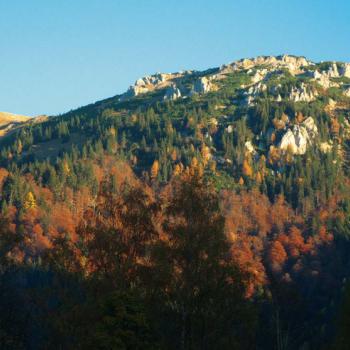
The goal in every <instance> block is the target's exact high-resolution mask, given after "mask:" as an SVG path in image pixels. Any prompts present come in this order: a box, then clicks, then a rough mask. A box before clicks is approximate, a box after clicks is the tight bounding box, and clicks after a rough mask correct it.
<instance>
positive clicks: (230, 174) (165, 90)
mask: <svg viewBox="0 0 350 350" xmlns="http://www.w3.org/2000/svg"><path fill="white" fill-rule="evenodd" d="M349 111H350V64H349V63H342V62H322V63H314V62H311V61H309V60H307V59H306V58H304V57H296V56H289V55H283V56H277V57H274V56H267V57H263V56H262V57H257V58H252V59H242V60H239V61H235V62H233V63H230V64H226V65H223V66H221V67H218V68H212V69H208V70H206V71H202V72H200V71H183V72H178V73H171V74H170V73H167V74H161V73H158V74H155V75H152V76H148V77H144V78H141V79H138V80H137V81H136V82H135V84H134V85H133V86H131V87H130V88H129V89H128V90H127V91H126V92H125V93H124V94H121V95H117V96H114V97H112V98H108V99H106V100H102V101H99V102H96V103H94V104H91V105H87V106H85V107H81V108H79V109H77V110H74V111H70V112H68V113H66V114H63V115H60V116H56V117H50V118H48V119H44V120H43V121H40V120H38V121H37V122H35V123H33V122H32V123H30V124H22V125H21V126H20V127H19V128H17V129H16V131H15V132H14V133H11V135H9V136H8V137H5V138H3V139H2V140H1V156H0V162H1V164H3V166H5V167H8V166H9V165H10V164H11V163H14V162H15V163H16V164H17V165H22V166H28V164H30V163H33V162H34V161H35V162H38V161H46V160H47V159H51V161H56V158H57V156H59V155H60V156H63V155H64V154H66V155H67V156H68V155H69V154H72V152H73V153H75V157H78V158H79V157H82V156H83V155H84V157H86V155H87V154H89V155H91V156H93V154H96V152H97V153H101V152H104V151H106V152H107V153H108V154H110V155H116V156H117V157H118V158H120V159H124V160H126V161H127V162H129V164H131V166H132V168H133V169H134V171H135V172H136V173H137V174H138V175H139V176H143V177H145V176H146V177H147V174H149V173H150V169H151V166H152V164H154V162H157V164H158V168H159V169H158V171H157V179H158V180H159V181H160V182H166V181H168V180H169V179H170V177H171V174H173V173H174V172H176V173H178V172H180V171H183V170H185V169H186V167H189V166H190V165H191V162H192V161H193V159H194V158H196V159H197V160H198V161H199V163H200V166H202V167H203V168H204V170H205V172H208V173H210V171H212V170H213V169H215V174H216V176H215V179H216V181H217V182H218V183H220V184H219V186H224V187H225V186H229V187H230V186H231V187H232V186H235V184H237V183H238V181H239V180H240V179H241V182H242V181H245V183H247V182H252V181H256V178H258V180H259V181H260V180H261V178H262V177H264V178H266V179H270V180H271V181H272V178H273V177H275V175H276V174H284V176H287V177H288V176H290V174H291V173H295V172H297V173H299V172H302V171H304V170H305V168H303V169H301V166H300V165H299V169H296V168H295V166H296V164H298V162H299V163H300V162H303V161H305V158H303V157H302V158H300V159H299V158H298V156H299V155H300V156H302V155H304V154H306V153H307V152H309V151H310V153H311V156H312V157H314V158H315V160H316V162H317V161H318V160H321V163H322V162H323V161H322V160H323V159H328V158H330V157H333V156H331V154H333V155H334V157H335V156H338V158H339V162H343V163H344V164H345V166H347V159H348V158H347V142H348V141H347V140H348V135H349V130H350V129H349V128H350V125H349V121H348V119H349ZM18 144H20V147H18ZM19 150H20V152H19ZM335 150H337V151H336V152H335ZM332 152H333V153H332ZM298 159H299V160H298ZM303 159H304V160H303ZM293 164H294V165H293ZM323 164H324V163H323ZM337 164H340V163H337ZM291 167H292V168H293V167H294V169H293V170H290V171H289V170H288V169H289V168H291ZM250 168H251V169H250ZM210 169H212V170H210ZM244 169H245V170H244ZM247 169H248V170H249V171H248V173H251V176H247V174H245V172H247ZM283 169H284V170H283ZM251 170H252V171H251ZM310 171H312V170H311V169H310ZM263 173H264V174H263ZM299 175H300V178H303V174H299ZM270 180H267V181H270ZM267 186H268V187H269V185H267ZM278 186H279V187H281V186H280V185H278ZM282 186H283V187H284V185H282ZM281 190H282V189H279V190H278V191H281ZM283 191H285V188H284V189H283ZM272 192H273V193H275V192H276V189H274V190H273V191H272ZM271 195H272V194H271Z"/></svg>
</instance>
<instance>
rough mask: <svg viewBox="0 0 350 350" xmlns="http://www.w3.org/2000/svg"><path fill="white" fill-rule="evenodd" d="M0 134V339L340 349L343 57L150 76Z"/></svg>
mask: <svg viewBox="0 0 350 350" xmlns="http://www.w3.org/2000/svg"><path fill="white" fill-rule="evenodd" d="M0 136H1V137H0V167H1V168H0V188H1V195H0V205H1V221H2V225H1V231H2V232H1V235H0V251H1V255H0V279H1V280H0V293H1V294H0V295H1V296H2V297H1V302H0V314H1V317H0V343H1V344H2V348H4V349H13V348H15V349H17V348H18V349H46V348H57V349H80V348H81V349H172V348H173V349H274V348H275V349H299V348H300V349H301V348H302V349H331V348H336V349H338V348H339V349H347V347H346V346H347V344H348V341H347V337H348V334H347V332H346V324H347V323H346V322H348V321H347V317H346V315H347V312H348V311H349V310H348V308H349V306H348V304H349V302H348V301H346V300H347V298H349V297H350V295H349V292H348V291H347V290H348V289H347V279H348V278H349V277H350V270H349V268H350V258H349V257H350V254H349V253H350V244H349V236H350V182H349V172H350V64H349V63H342V62H322V63H314V62H311V61H309V60H307V59H306V58H304V57H295V56H278V57H270V56H269V57H257V58H254V59H243V60H240V61H236V62H233V63H230V64H227V65H223V66H221V67H219V68H213V69H208V70H207V71H202V72H199V71H184V72H178V73H172V74H160V73H158V74H155V75H152V76H148V77H144V78H142V79H139V80H137V81H136V83H135V84H134V85H133V86H131V87H130V88H129V89H128V90H127V92H126V93H124V94H121V95H117V96H114V97H112V98H109V99H106V100H102V101H99V102H96V103H94V104H91V105H87V106H85V107H81V108H79V109H77V110H73V111H70V112H68V113H65V114H62V115H59V116H51V117H38V118H33V119H31V120H29V121H27V120H25V121H24V122H23V123H19V124H16V125H15V126H14V127H13V128H12V127H11V130H7V131H6V132H3V134H2V135H0ZM344 298H345V302H344V301H343V299H344ZM343 305H344V306H343ZM14 324H16V327H13V325H14Z"/></svg>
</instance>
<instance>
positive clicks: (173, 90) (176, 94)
mask: <svg viewBox="0 0 350 350" xmlns="http://www.w3.org/2000/svg"><path fill="white" fill-rule="evenodd" d="M180 97H181V91H180V89H179V88H178V87H176V85H175V84H173V85H171V86H169V87H168V88H167V89H166V91H165V95H164V100H172V101H174V100H177V99H178V98H180Z"/></svg>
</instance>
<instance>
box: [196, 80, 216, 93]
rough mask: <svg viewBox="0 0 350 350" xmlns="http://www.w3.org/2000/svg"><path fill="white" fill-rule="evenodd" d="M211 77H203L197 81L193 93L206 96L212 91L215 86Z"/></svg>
mask: <svg viewBox="0 0 350 350" xmlns="http://www.w3.org/2000/svg"><path fill="white" fill-rule="evenodd" d="M211 80H212V79H211V78H210V77H201V78H199V79H197V80H196V81H195V83H194V85H193V92H194V93H197V94H204V93H207V92H209V91H211V90H212V88H213V84H212V81H211Z"/></svg>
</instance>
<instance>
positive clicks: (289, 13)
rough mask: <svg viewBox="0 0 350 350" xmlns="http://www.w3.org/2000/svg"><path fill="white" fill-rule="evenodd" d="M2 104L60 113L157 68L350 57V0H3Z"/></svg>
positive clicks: (18, 110) (26, 110) (12, 108)
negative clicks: (267, 58)
mask: <svg viewBox="0 0 350 350" xmlns="http://www.w3.org/2000/svg"><path fill="white" fill-rule="evenodd" d="M0 45H1V51H0V111H8V112H13V113H18V114H27V115H38V114H49V115H53V114H59V113H63V112H66V111H68V110H70V109H73V108H76V107H79V106H82V105H85V104H88V103H91V102H94V101H97V100H99V99H103V98H107V97H110V96H113V95H116V94H118V93H121V92H123V91H125V90H126V89H127V88H128V86H129V85H130V84H132V83H133V82H134V81H135V80H136V79H137V78H138V77H141V76H144V75H147V74H151V73H155V72H173V71H178V70H184V69H205V68H209V67H215V66H218V65H221V64H223V63H228V62H230V61H233V60H235V59H239V58H242V57H253V56H257V55H277V54H281V53H290V54H295V55H303V56H306V57H308V58H310V59H312V60H315V61H321V60H341V61H350V1H349V0H210V1H209V0H201V1H200V0H197V1H195V0H123V1H120V0H0Z"/></svg>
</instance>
